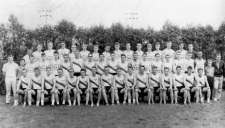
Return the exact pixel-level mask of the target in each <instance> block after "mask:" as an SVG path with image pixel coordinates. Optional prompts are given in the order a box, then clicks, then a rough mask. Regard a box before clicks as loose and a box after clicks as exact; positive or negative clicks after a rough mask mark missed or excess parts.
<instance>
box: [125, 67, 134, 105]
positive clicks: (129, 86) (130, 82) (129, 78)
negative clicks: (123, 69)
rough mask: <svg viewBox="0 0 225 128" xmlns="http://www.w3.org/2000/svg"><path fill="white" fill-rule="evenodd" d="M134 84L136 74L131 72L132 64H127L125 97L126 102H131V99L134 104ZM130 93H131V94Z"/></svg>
mask: <svg viewBox="0 0 225 128" xmlns="http://www.w3.org/2000/svg"><path fill="white" fill-rule="evenodd" d="M135 85H136V75H135V74H134V72H133V67H132V65H128V73H127V74H126V91H127V97H125V99H124V100H125V101H126V99H128V104H131V99H132V101H133V104H135V90H134V87H135ZM131 94H132V95H131Z"/></svg>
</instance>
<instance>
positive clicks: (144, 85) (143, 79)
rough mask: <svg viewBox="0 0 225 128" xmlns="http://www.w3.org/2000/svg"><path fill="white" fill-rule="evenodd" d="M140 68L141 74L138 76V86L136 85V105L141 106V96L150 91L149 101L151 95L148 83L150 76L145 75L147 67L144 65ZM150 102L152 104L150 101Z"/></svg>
mask: <svg viewBox="0 0 225 128" xmlns="http://www.w3.org/2000/svg"><path fill="white" fill-rule="evenodd" d="M139 68H140V69H139V72H138V73H137V75H136V85H135V101H136V104H139V94H142V96H143V95H144V94H145V93H146V91H148V99H149V98H150V93H151V91H150V88H149V83H148V75H147V74H146V73H145V67H144V66H143V65H140V66H139ZM146 89H147V90H146ZM142 98H144V97H142ZM148 102H149V103H150V100H149V101H148Z"/></svg>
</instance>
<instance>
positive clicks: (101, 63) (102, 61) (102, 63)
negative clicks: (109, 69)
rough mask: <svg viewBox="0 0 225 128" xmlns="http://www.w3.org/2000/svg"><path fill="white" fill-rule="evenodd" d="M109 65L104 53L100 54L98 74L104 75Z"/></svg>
mask: <svg viewBox="0 0 225 128" xmlns="http://www.w3.org/2000/svg"><path fill="white" fill-rule="evenodd" d="M105 66H107V61H106V60H105V57H104V54H100V55H99V61H98V63H97V64H96V67H97V74H98V75H100V76H102V75H103V74H104V72H105V71H104V68H105Z"/></svg>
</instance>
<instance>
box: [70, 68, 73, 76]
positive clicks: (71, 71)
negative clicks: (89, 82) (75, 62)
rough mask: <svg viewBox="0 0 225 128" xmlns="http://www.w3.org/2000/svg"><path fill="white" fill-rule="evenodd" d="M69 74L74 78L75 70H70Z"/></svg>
mask: <svg viewBox="0 0 225 128" xmlns="http://www.w3.org/2000/svg"><path fill="white" fill-rule="evenodd" d="M69 73H70V76H74V70H73V68H70V69H69Z"/></svg>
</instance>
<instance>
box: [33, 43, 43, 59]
mask: <svg viewBox="0 0 225 128" xmlns="http://www.w3.org/2000/svg"><path fill="white" fill-rule="evenodd" d="M41 50H42V45H41V44H38V45H37V50H36V51H35V52H33V53H32V55H33V56H34V58H35V60H36V61H38V62H39V61H41V54H42V53H43V52H42V51H41Z"/></svg>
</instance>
